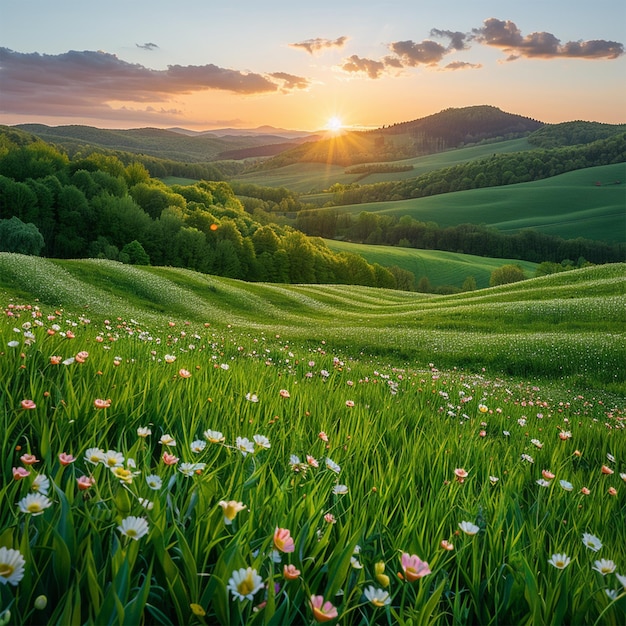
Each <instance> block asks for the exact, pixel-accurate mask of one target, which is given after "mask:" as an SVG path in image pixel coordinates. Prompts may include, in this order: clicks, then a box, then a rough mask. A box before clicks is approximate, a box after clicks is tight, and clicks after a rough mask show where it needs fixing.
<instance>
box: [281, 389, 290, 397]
mask: <svg viewBox="0 0 626 626" xmlns="http://www.w3.org/2000/svg"><path fill="white" fill-rule="evenodd" d="M278 393H279V394H280V397H281V398H289V397H291V396H290V394H289V392H288V391H287V390H286V389H281V390H280V391H279V392H278Z"/></svg>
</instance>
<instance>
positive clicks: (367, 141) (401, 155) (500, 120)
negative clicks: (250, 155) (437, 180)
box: [259, 105, 544, 169]
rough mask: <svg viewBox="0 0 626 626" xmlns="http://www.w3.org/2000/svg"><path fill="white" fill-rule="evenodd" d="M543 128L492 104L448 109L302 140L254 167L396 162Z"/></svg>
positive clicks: (525, 133) (534, 121)
mask: <svg viewBox="0 0 626 626" xmlns="http://www.w3.org/2000/svg"><path fill="white" fill-rule="evenodd" d="M543 125H544V124H543V122H539V121H537V120H533V119H530V118H528V117H522V116H521V115H514V114H512V113H505V112H504V111H501V110H500V109H498V108H497V107H493V106H486V105H485V106H475V107H464V108H460V109H452V108H451V109H445V110H444V111H441V112H439V113H436V114H434V115H429V116H427V117H424V118H421V119H417V120H413V121H410V122H402V123H399V124H394V125H392V126H388V127H384V128H380V129H377V130H370V131H366V132H349V133H345V134H343V135H339V136H337V137H334V138H330V139H324V140H320V141H316V142H307V143H305V144H303V145H301V146H298V147H296V148H293V149H291V150H288V151H286V152H283V153H281V154H280V155H278V156H276V157H274V158H273V159H270V160H268V161H266V162H265V163H263V164H261V165H260V166H259V168H262V169H273V168H275V167H282V166H284V165H288V164H290V163H297V162H313V163H316V162H318V163H319V162H323V163H332V164H335V165H343V166H349V165H354V164H357V163H368V162H372V161H395V160H399V159H406V158H410V157H415V156H421V155H425V154H433V153H436V152H441V151H443V150H449V149H451V148H458V147H460V146H463V145H468V144H475V143H479V142H482V141H495V140H504V139H513V138H516V137H524V136H526V135H528V134H529V133H531V132H533V131H535V130H537V129H539V128H541V127H542V126H543Z"/></svg>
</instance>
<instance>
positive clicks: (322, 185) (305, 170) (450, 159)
mask: <svg viewBox="0 0 626 626" xmlns="http://www.w3.org/2000/svg"><path fill="white" fill-rule="evenodd" d="M531 149H533V148H532V146H531V145H530V144H529V143H528V140H526V139H512V140H510V141H500V142H496V143H492V144H484V145H480V146H472V147H469V148H458V149H455V150H449V151H446V152H439V153H437V154H429V155H427V156H423V157H415V158H411V159H404V160H400V161H393V165H412V166H413V169H412V170H408V171H406V172H394V173H391V174H370V175H368V176H363V175H362V174H346V173H345V171H346V170H350V169H351V168H345V167H342V166H339V165H326V164H324V163H296V164H293V165H287V166H285V167H281V168H277V169H274V170H267V171H260V172H250V173H248V174H243V175H241V176H237V180H238V181H241V182H247V183H253V184H255V185H263V186H266V187H286V188H287V189H291V190H292V191H297V192H299V193H303V194H313V193H316V192H320V191H322V190H324V189H327V188H328V187H330V186H331V185H332V184H333V183H343V184H349V183H352V182H355V181H357V180H358V182H359V184H369V183H377V182H382V181H390V180H405V179H407V178H414V177H416V176H419V175H420V174H424V173H426V172H431V171H434V170H439V169H442V168H445V167H452V166H453V165H458V164H459V163H465V162H467V161H472V160H474V159H482V158H485V157H488V156H491V155H492V154H501V153H509V152H521V151H525V150H531ZM316 198H317V196H316V197H313V196H311V197H309V196H305V198H304V200H306V201H310V202H314V201H315V200H316Z"/></svg>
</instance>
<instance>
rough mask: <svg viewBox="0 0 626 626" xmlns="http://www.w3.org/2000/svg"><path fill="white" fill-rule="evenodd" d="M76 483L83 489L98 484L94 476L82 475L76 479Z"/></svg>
mask: <svg viewBox="0 0 626 626" xmlns="http://www.w3.org/2000/svg"><path fill="white" fill-rule="evenodd" d="M76 484H77V485H78V488H79V489H80V490H81V491H87V489H89V488H90V487H93V485H95V484H96V481H95V479H94V478H93V477H92V476H80V477H79V478H77V479H76Z"/></svg>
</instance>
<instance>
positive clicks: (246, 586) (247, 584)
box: [237, 572, 254, 596]
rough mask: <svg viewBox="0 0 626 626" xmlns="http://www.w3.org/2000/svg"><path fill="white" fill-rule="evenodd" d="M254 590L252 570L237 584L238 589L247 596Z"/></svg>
mask: <svg viewBox="0 0 626 626" xmlns="http://www.w3.org/2000/svg"><path fill="white" fill-rule="evenodd" d="M253 590H254V580H253V579H252V572H248V573H247V574H246V577H245V578H244V579H243V580H242V581H241V582H240V583H239V584H238V585H237V591H238V592H239V593H240V594H241V595H242V596H247V595H248V594H250V593H252V591H253Z"/></svg>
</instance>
